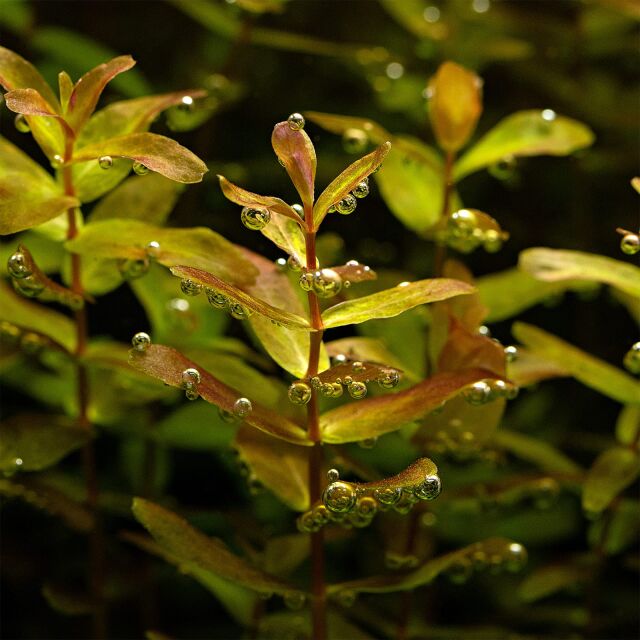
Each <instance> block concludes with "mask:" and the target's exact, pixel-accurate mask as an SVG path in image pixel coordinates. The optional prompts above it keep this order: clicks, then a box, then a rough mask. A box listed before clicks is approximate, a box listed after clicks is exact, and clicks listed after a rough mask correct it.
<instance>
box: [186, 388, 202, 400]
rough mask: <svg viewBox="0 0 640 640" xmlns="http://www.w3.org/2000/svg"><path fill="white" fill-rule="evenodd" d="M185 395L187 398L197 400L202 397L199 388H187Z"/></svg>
mask: <svg viewBox="0 0 640 640" xmlns="http://www.w3.org/2000/svg"><path fill="white" fill-rule="evenodd" d="M184 395H185V396H186V398H187V400H197V399H198V398H199V397H200V394H199V393H198V390H197V389H185V392H184Z"/></svg>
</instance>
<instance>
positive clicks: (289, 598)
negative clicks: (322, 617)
mask: <svg viewBox="0 0 640 640" xmlns="http://www.w3.org/2000/svg"><path fill="white" fill-rule="evenodd" d="M283 600H284V604H285V606H286V607H287V609H292V610H293V611H299V610H300V609H302V607H304V603H305V602H306V600H307V598H306V596H305V595H304V593H302V591H287V592H286V593H285V594H284V596H283Z"/></svg>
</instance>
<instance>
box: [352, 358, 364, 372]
mask: <svg viewBox="0 0 640 640" xmlns="http://www.w3.org/2000/svg"><path fill="white" fill-rule="evenodd" d="M351 369H352V370H353V371H354V373H362V372H363V371H364V369H365V367H364V364H362V362H360V361H359V360H356V361H354V362H352V363H351Z"/></svg>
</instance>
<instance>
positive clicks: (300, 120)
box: [287, 113, 305, 131]
mask: <svg viewBox="0 0 640 640" xmlns="http://www.w3.org/2000/svg"><path fill="white" fill-rule="evenodd" d="M287 124H288V125H289V128H290V129H291V130H292V131H300V129H304V125H305V121H304V116H303V115H302V114H301V113H292V114H291V115H290V116H289V117H288V118H287Z"/></svg>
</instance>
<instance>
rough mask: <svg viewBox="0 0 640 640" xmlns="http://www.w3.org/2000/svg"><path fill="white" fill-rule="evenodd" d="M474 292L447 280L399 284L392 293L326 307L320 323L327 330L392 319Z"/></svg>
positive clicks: (467, 285) (455, 281)
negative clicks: (414, 308) (415, 308)
mask: <svg viewBox="0 0 640 640" xmlns="http://www.w3.org/2000/svg"><path fill="white" fill-rule="evenodd" d="M473 291H475V289H474V287H472V286H471V285H469V284H467V283H466V282H460V281H458V280H450V279H448V278H433V279H428V280H418V281H416V282H409V283H401V284H399V285H398V286H396V287H394V288H393V289H386V290H384V291H379V292H378V293H373V294H371V295H369V296H363V297H362V298H354V299H352V300H347V301H345V302H341V303H339V304H337V305H334V306H333V307H329V308H328V309H327V310H326V311H325V312H324V313H323V314H322V321H323V323H324V326H325V328H327V329H328V328H330V327H341V326H343V325H346V324H358V323H360V322H366V321H367V320H372V319H374V318H391V317H393V316H397V315H398V314H400V313H402V312H403V311H407V310H408V309H412V308H413V307H417V306H418V305H421V304H426V303H428V302H437V301H438V300H446V299H447V298H452V297H454V296H459V295H465V294H469V293H473Z"/></svg>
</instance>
